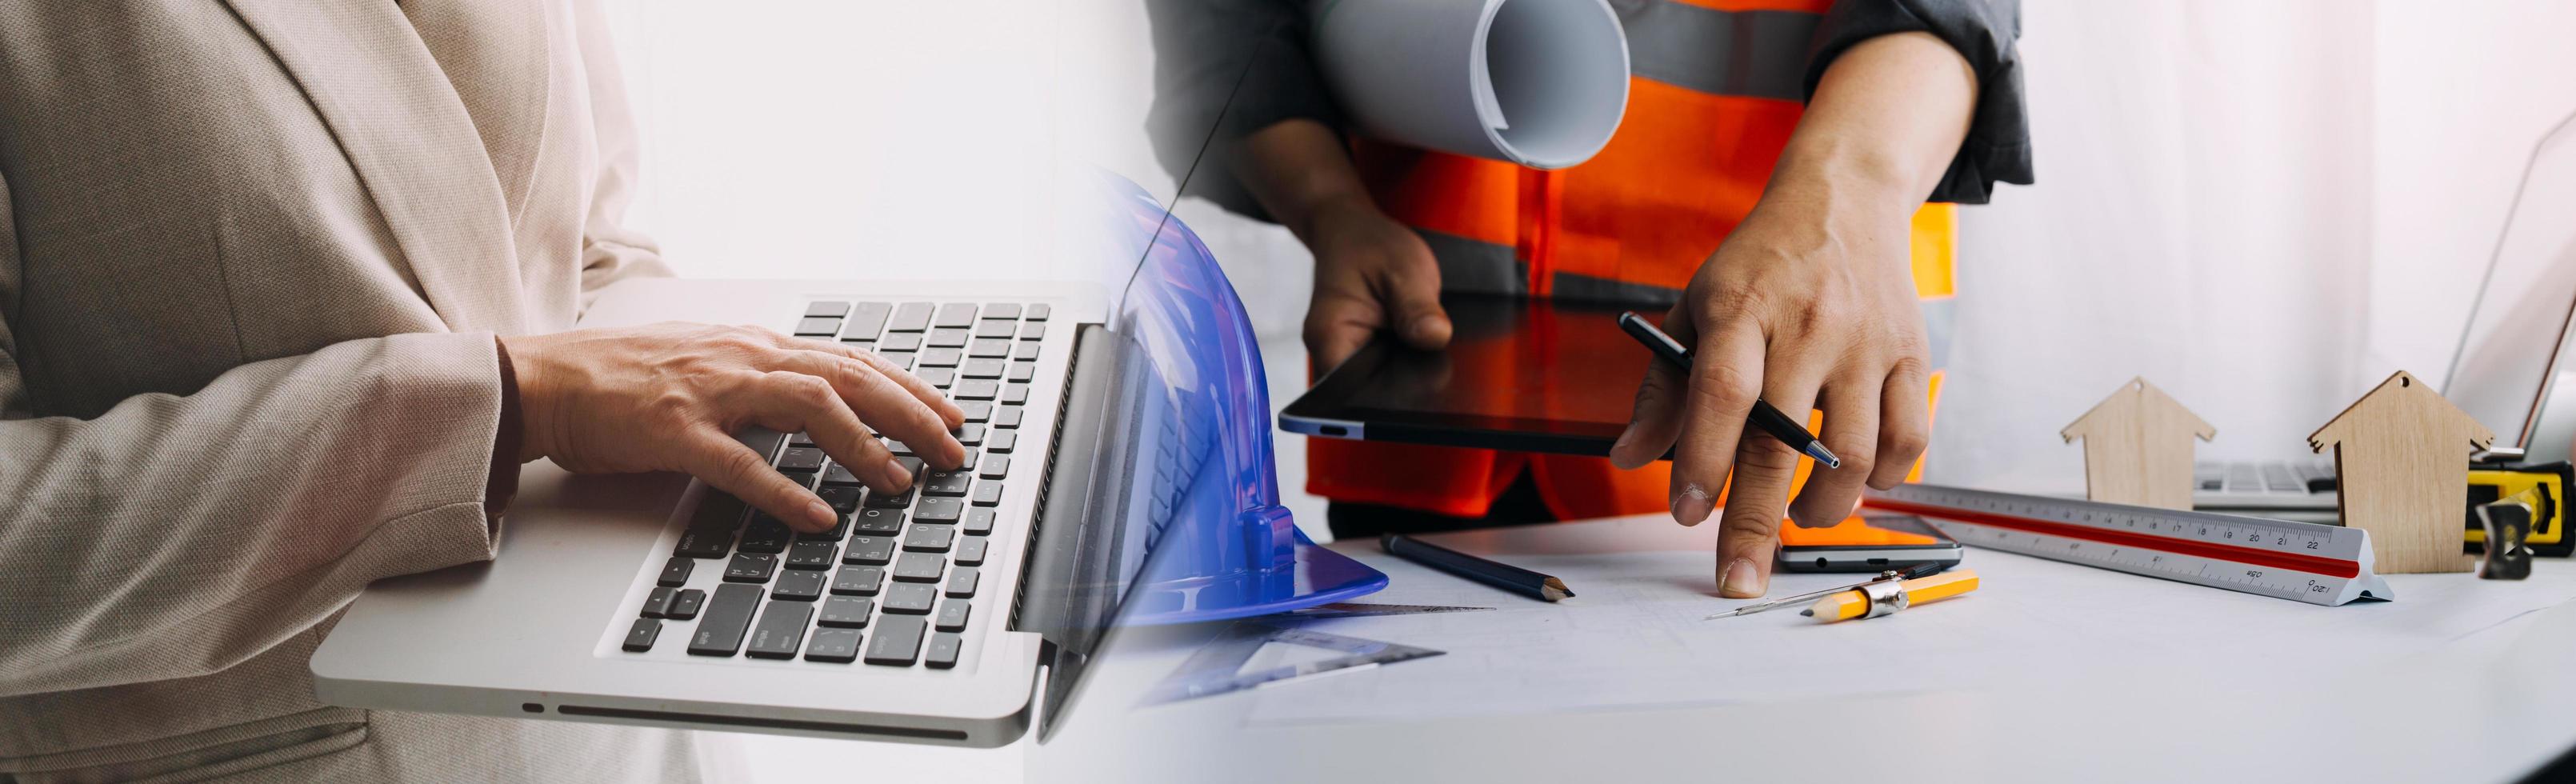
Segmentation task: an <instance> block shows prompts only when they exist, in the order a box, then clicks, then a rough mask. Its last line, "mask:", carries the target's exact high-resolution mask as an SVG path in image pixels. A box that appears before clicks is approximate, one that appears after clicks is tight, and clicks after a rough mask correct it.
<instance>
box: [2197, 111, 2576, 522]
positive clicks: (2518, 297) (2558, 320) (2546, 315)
mask: <svg viewBox="0 0 2576 784" xmlns="http://www.w3.org/2000/svg"><path fill="white" fill-rule="evenodd" d="M2571 327H2576V114H2571V115H2569V116H2568V117H2566V118H2565V119H2562V120H2560V121H2559V123H2558V125H2557V126H2555V127H2553V128H2551V129H2550V131H2549V132H2548V133H2547V134H2544V135H2542V136H2541V138H2540V142H2539V143H2538V144H2537V145H2534V146H2533V148H2532V153H2531V160H2530V163H2529V164H2527V165H2526V166H2525V168H2524V169H2523V175H2522V182H2521V185H2520V186H2519V188H2518V190H2517V191H2516V192H2515V194H2514V199H2513V203H2512V207H2511V208H2510V209H2509V211H2508V212H2507V214H2506V216H2505V225H2504V229H2503V231H2502V232H2501V234H2500V235H2499V236H2498V238H2497V239H2496V247H2495V250H2494V252H2493V255H2492V256H2491V258H2489V259H2488V262H2487V272H2486V276H2485V279H2484V280H2483V281H2481V282H2480V284H2479V286H2478V295H2477V300H2476V303H2475V305H2474V309H2473V310H2471V311H2470V314H2469V323H2468V326H2467V328H2466V329H2465V330H2464V331H2463V332H2462V333H2461V335H2460V347H2459V349H2458V351H2457V352H2456V353H2455V354H2454V355H2453V356H2452V359H2451V367H2450V369H2449V371H2448V372H2446V373H2445V374H2444V377H2443V381H2442V394H2443V396H2445V397H2448V398H2450V400H2451V402H2452V403H2454V404H2457V405H2458V406H2459V407H2460V408H2461V409H2462V410H2465V411H2467V412H2468V413H2469V415H2470V416H2472V417H2475V418H2477V420H2478V421H2479V422H2480V423H2483V424H2485V425H2486V426H2487V427H2489V428H2492V429H2494V430H2495V431H2496V436H2497V437H2496V450H2495V452H2494V453H2493V454H2494V455H2495V456H2498V457H2511V456H2515V455H2527V458H2526V459H2528V460H2531V461H2533V462H2554V461H2560V460H2567V459H2569V457H2570V445H2571V443H2576V359H2571V355H2576V330H2572V329H2571ZM2195 468H2196V469H2197V470H2196V476H2195V480H2196V481H2197V482H2198V483H2199V485H2198V488H2197V492H2195V493H2194V494H2193V496H2192V505H2193V506H2195V507H2199V508H2203V509H2233V510H2247V511H2256V512H2262V513H2271V514H2279V513H2282V512H2298V511H2317V512H2327V513H2331V512H2332V511H2333V510H2334V509H2335V500H2336V496H2335V470H2334V461H2333V459H2332V458H2331V457H2330V456H2325V455H2300V456H2297V457H2293V458H2285V459H2277V460H2264V461H2239V462H2225V463H2220V462H2203V463H2200V464H2198V465H2197V466H2196V467H2195Z"/></svg>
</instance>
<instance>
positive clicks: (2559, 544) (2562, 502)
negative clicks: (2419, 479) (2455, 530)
mask: <svg viewBox="0 0 2576 784" xmlns="http://www.w3.org/2000/svg"><path fill="white" fill-rule="evenodd" d="M2570 486H2576V470H2571V467H2570V466H2569V464H2567V463H2545V464H2541V465H2529V466H2501V467H2499V466H2478V467H2474V468H2471V469H2469V508H2468V510H2467V518H2466V519H2467V521H2468V551H2469V552H2472V553H2476V552H2482V551H2484V550H2485V549H2486V547H2485V545H2486V541H2487V532H2486V529H2485V526H2483V525H2481V524H2480V523H2479V521H2478V514H2477V508H2478V507H2479V506H2483V505H2485V504H2490V503H2494V502H2496V501H2500V500H2503V499H2506V498H2512V497H2514V496H2517V495H2521V494H2523V493H2530V494H2532V496H2534V497H2536V498H2537V499H2538V503H2536V504H2534V505H2533V507H2532V510H2531V511H2532V515H2531V536H2530V537H2529V538H2527V539H2525V540H2524V541H2525V542H2526V543H2528V544H2529V545H2530V546H2531V551H2532V554H2534V555H2545V556H2554V557H2561V558H2563V557H2566V556H2568V555H2569V554H2571V553H2576V538H2571V537H2569V536H2567V489H2568V488H2569V487H2570Z"/></svg>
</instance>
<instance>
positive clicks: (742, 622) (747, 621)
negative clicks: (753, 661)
mask: <svg viewBox="0 0 2576 784" xmlns="http://www.w3.org/2000/svg"><path fill="white" fill-rule="evenodd" d="M757 609H760V589H759V588H756V587H753V586H749V585H719V586H716V597H715V599H714V600H713V601H709V602H707V612H706V616H705V617H702V618H699V619H698V625H697V628H696V629H693V630H692V631H691V633H690V635H689V652H690V653H692V654H696V655H699V656H732V655H733V653H734V651H735V650H738V649H740V648H741V647H742V635H743V632H746V631H750V630H751V613H752V611H753V610H757Z"/></svg>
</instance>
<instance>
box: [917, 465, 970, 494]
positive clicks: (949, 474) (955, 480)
mask: <svg viewBox="0 0 2576 784" xmlns="http://www.w3.org/2000/svg"><path fill="white" fill-rule="evenodd" d="M974 481H975V480H974V479H973V478H971V477H970V476H969V475H968V474H967V473H966V472H964V471H932V472H930V475H929V476H926V477H923V478H922V480H921V494H922V495H927V496H948V497H956V496H961V495H965V494H966V487H967V485H968V484H971V483H973V482H974Z"/></svg>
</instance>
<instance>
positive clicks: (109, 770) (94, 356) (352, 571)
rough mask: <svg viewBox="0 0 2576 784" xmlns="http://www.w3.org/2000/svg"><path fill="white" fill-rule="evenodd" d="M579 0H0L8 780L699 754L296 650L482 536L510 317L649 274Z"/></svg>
mask: <svg viewBox="0 0 2576 784" xmlns="http://www.w3.org/2000/svg"><path fill="white" fill-rule="evenodd" d="M633 172H634V150H633V136H632V134H631V132H630V130H629V128H628V120H627V117H626V106H625V104H624V98H623V96H622V95H621V93H620V91H619V83H618V78H617V72H616V66H615V63H614V60H613V57H612V51H611V49H610V47H609V42H608V40H607V37H606V30H605V26H604V25H603V24H602V20H601V19H600V17H599V13H598V11H597V9H596V8H594V7H593V6H592V3H591V2H589V1H588V0H546V1H544V2H539V1H538V0H528V1H527V2H515V1H511V0H405V2H403V3H402V4H400V5H399V6H398V5H397V4H396V3H394V2H391V0H151V1H147V0H79V1H78V2H69V1H65V2H56V1H54V0H42V1H40V2H10V3H0V499H6V502H5V503H0V554H5V558H6V565H5V566H0V782H7V781H11V780H13V779H14V780H16V781H27V782H33V781H56V780H64V781H85V780H100V779H129V778H151V777H161V778H166V779H172V780H195V779H200V778H206V777H217V776H228V775H238V776H241V777H243V778H247V779H258V780H280V779H285V780H316V781H364V780H391V779H412V780H436V781H450V780H488V779H494V778H507V779H513V780H529V781H570V780H581V779H600V780H637V779H650V778H661V779H673V778H682V779H685V778H692V777H694V765H695V763H694V761H693V758H692V752H691V750H690V743H689V740H688V737H687V736H686V735H685V734H681V733H670V732H661V731H649V730H636V729H626V728H612V727H600V726H589V725H578V724H566V723H557V722H522V721H515V720H503V719H476V718H463V717H452V716H430V715H407V714H390V713H384V712H369V711H360V710H350V709H343V708H334V707H328V706H324V705H321V704H319V703H317V702H315V701H314V699H313V696H312V695H313V689H312V683H311V678H310V676H309V675H308V674H307V671H306V668H305V660H306V658H307V657H308V656H309V655H310V654H311V652H312V649H313V647H314V645H315V644H316V643H317V642H318V641H319V640H320V638H321V636H322V635H323V633H324V632H326V631H327V629H328V627H329V625H330V623H331V620H332V619H333V618H335V617H336V615H337V613H338V612H339V610H340V609H341V608H342V607H343V606H345V605H346V604H347V603H348V601H349V600H350V599H351V598H352V597H354V596H355V595H356V594H357V592H358V591H359V589H360V588H362V587H364V586H365V585H366V584H367V583H368V582H369V581H371V580H374V579H376V578H379V577H385V576H388V575H395V574H403V573H409V572H417V571H423V570H428V569H435V568H439V567H444V566H450V565H454V564H460V563H465V562H469V561H476V560H480V559H485V558H490V557H492V555H493V549H492V548H493V540H492V537H491V535H490V533H489V532H488V530H487V528H486V518H485V514H484V504H483V501H484V497H483V496H484V485H485V481H486V477H487V473H488V468H489V466H490V461H491V459H492V450H493V436H494V430H495V427H496V426H497V423H498V421H499V419H498V412H499V410H500V400H499V389H500V387H499V376H498V368H497V365H496V361H495V357H494V352H495V349H494V335H495V334H496V333H497V334H516V333H525V332H544V331H554V330H561V329H564V328H566V327H568V326H569V325H570V324H572V322H573V319H574V317H575V315H576V314H578V313H579V312H580V309H581V307H582V305H583V303H584V301H585V298H586V297H587V295H589V294H590V293H591V292H593V291H595V290H596V289H598V288H599V287H600V286H602V285H604V284H606V283H608V282H610V281H612V280H615V279H618V278H620V277H625V276H632V275H643V274H663V273H664V268H663V267H662V266H661V263H660V261H659V260H658V258H657V257H656V255H655V251H654V249H653V248H652V246H651V245H650V244H649V243H647V242H645V241H643V240H641V239H640V238H637V237H635V236H633V235H631V234H629V233H627V232H625V231H623V230H621V229H620V228H619V227H618V225H617V217H618V215H619V213H620V212H621V210H622V208H623V206H624V202H625V200H626V198H627V196H628V193H629V191H630V186H631V183H632V179H633Z"/></svg>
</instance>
